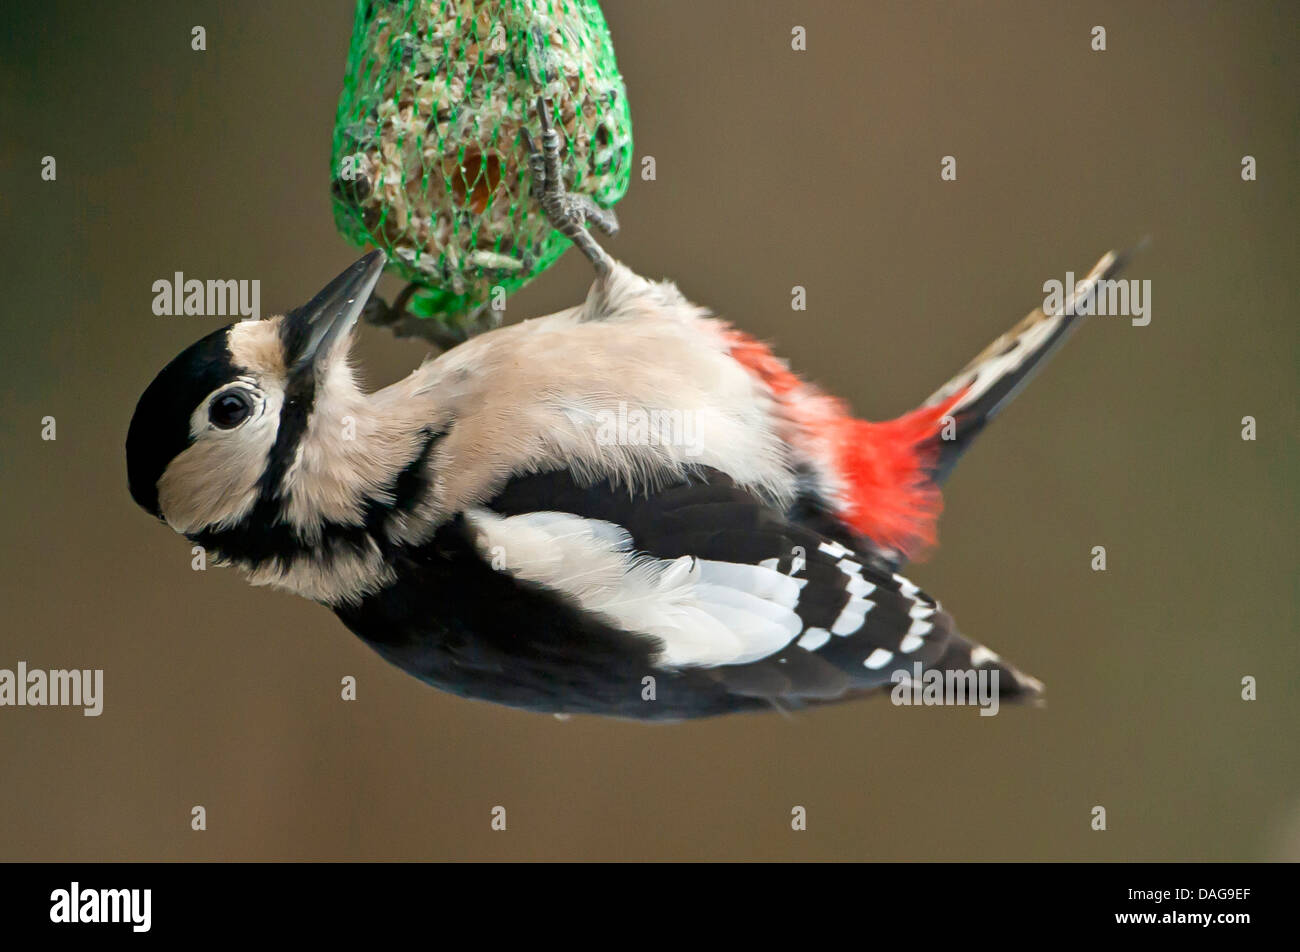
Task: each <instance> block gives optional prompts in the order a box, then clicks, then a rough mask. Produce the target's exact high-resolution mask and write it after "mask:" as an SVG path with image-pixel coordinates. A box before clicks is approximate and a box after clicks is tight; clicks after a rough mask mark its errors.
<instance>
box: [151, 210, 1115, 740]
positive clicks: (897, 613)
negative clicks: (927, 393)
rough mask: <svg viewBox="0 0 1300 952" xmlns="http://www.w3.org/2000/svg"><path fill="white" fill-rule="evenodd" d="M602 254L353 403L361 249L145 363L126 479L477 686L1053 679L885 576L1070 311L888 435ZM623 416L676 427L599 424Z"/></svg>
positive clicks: (174, 513) (508, 689) (1017, 337)
mask: <svg viewBox="0 0 1300 952" xmlns="http://www.w3.org/2000/svg"><path fill="white" fill-rule="evenodd" d="M550 206H551V207H553V208H554V209H556V210H557V211H556V212H555V213H556V214H560V213H563V210H564V209H565V208H567V207H568V206H567V205H566V204H565V203H564V202H557V201H552V202H551V203H550ZM575 214H577V213H575ZM592 245H593V247H596V252H594V253H596V254H599V255H601V256H603V252H601V251H599V248H598V246H595V245H594V242H593V243H592ZM599 263H600V264H601V265H602V267H601V270H600V274H599V277H598V279H597V281H596V283H595V284H594V285H593V287H592V290H591V292H590V293H589V295H588V297H587V300H586V301H585V302H584V303H583V304H582V305H580V306H578V307H575V308H571V309H569V310H567V311H562V312H560V313H557V314H553V315H551V316H549V317H545V318H538V319H535V320H531V321H526V322H524V323H522V324H518V325H515V326H511V327H506V328H501V329H498V330H495V331H492V332H489V333H487V334H483V335H482V336H479V337H476V338H473V339H471V340H469V341H467V342H465V343H463V344H461V345H459V346H457V347H455V348H454V349H452V350H450V351H448V352H447V353H445V354H443V355H441V356H440V357H438V358H437V359H436V360H432V361H429V362H427V363H425V364H424V365H422V366H421V367H420V368H419V369H418V370H416V371H415V372H414V373H412V374H411V375H410V376H409V377H407V378H406V379H405V380H403V381H400V382H399V383H397V384H394V385H393V386H390V387H387V388H385V389H383V390H380V391H378V392H376V393H373V394H366V393H363V392H362V391H361V390H360V389H359V388H358V387H357V385H356V383H355V380H354V378H353V375H352V372H351V370H350V368H349V366H348V362H347V354H348V345H349V340H350V336H351V331H352V327H353V325H354V324H355V322H356V320H357V317H358V315H359V314H360V313H361V311H362V309H363V307H364V306H365V304H366V302H367V299H368V298H369V297H370V295H371V292H372V291H373V288H374V285H375V283H376V281H377V280H378V277H379V274H380V271H381V270H382V267H383V264H384V259H383V256H382V254H381V253H379V252H375V253H372V254H370V255H367V256H366V257H365V258H363V259H361V260H360V261H359V262H357V263H356V264H355V265H354V266H353V267H352V268H350V269H348V270H347V271H345V272H344V273H343V274H341V275H340V276H339V277H338V278H336V279H335V280H334V281H333V282H331V284H330V285H328V286H327V287H326V288H325V289H324V290H323V291H322V292H321V293H320V294H318V295H317V296H316V297H315V298H314V299H313V300H312V301H311V302H310V303H309V304H308V305H305V306H304V307H302V308H299V309H297V310H295V311H292V312H290V313H288V314H287V315H285V316H283V317H274V318H270V319H267V320H263V321H253V322H240V323H237V324H233V325H230V326H229V327H226V328H222V329H220V330H218V331H215V332H213V333H212V334H209V335H208V336H207V337H205V338H203V339H202V340H201V341H199V342H198V343H196V344H194V345H193V346H192V347H190V348H189V349H187V350H186V351H184V352H183V353H182V354H181V355H180V356H178V357H177V358H176V359H175V360H173V361H172V362H171V363H170V364H169V365H168V366H167V367H166V368H165V369H164V370H163V371H162V372H161V373H160V374H159V375H158V377H157V378H156V379H155V380H154V382H153V383H152V384H151V385H150V386H149V387H148V389H147V390H146V391H145V393H144V395H143V396H142V398H141V400H140V403H139V405H138V407H137V409H136V412H135V415H134V418H133V419H132V421H131V426H130V431H129V434H128V437H127V458H128V473H129V478H130V486H131V492H132V495H133V496H134V498H135V499H136V501H137V502H138V503H139V504H140V505H141V506H142V507H143V508H145V509H146V510H148V511H149V512H151V513H152V514H154V515H155V516H157V517H159V518H160V519H162V520H163V521H165V522H166V523H167V524H168V525H169V526H171V527H172V528H173V529H174V530H176V531H177V532H180V533H182V534H184V535H185V536H186V537H187V538H189V539H190V540H192V541H193V542H195V543H197V544H201V545H203V546H205V547H206V549H207V550H208V553H209V556H210V558H211V559H212V560H213V561H215V562H217V563H219V564H231V565H234V566H237V567H238V568H240V569H241V570H242V571H243V572H244V573H245V574H246V575H247V576H248V577H249V579H250V581H252V582H253V583H254V584H258V585H271V586H274V587H277V588H280V589H284V590H287V591H290V592H293V593H295V594H298V595H301V596H303V597H305V598H308V599H311V600H313V601H316V602H319V603H321V604H323V605H325V606H327V607H329V608H330V609H332V610H333V611H334V613H335V614H336V615H337V616H338V617H339V618H340V619H341V620H342V621H343V622H344V624H346V625H347V626H348V627H349V628H350V629H351V630H352V631H354V632H355V633H356V634H357V635H359V636H360V637H361V638H362V639H364V640H365V641H366V642H367V643H368V644H370V645H371V646H372V647H373V648H374V649H375V650H376V651H377V652H379V653H380V654H381V655H382V656H383V657H385V658H386V659H388V660H389V661H391V662H393V663H394V664H396V665H398V666H400V667H401V668H403V669H404V670H406V671H408V672H410V673H411V674H413V675H415V676H416V677H419V678H421V679H423V680H425V681H427V682H428V683H430V684H432V685H434V686H436V687H439V688H441V689H443V690H446V691H450V692H453V693H456V694H460V695H463V696H466V697H473V698H479V699H485V700H490V701H495V702H499V703H503V704H508V705H512V706H516V707H521V708H526V709H529V710H534V711H545V712H553V713H569V712H584V713H597V714H608V715H615V716H621V717H630V718H640V719H651V720H656V719H680V718H689V717H697V716H706V715H716V714H724V713H729V712H735V711H746V710H764V709H772V708H774V707H775V708H798V707H801V706H806V705H809V704H819V703H826V702H831V701H837V700H842V699H846V698H852V697H857V696H860V695H863V694H869V693H874V692H878V691H880V689H881V688H882V687H887V686H890V685H891V682H892V679H893V678H894V676H895V673H896V672H900V671H901V672H907V673H908V674H910V673H911V672H912V671H913V670H914V668H913V666H914V665H915V664H917V663H919V664H921V665H922V667H923V669H925V670H933V669H940V670H945V671H946V670H953V669H956V670H963V671H964V670H970V669H994V670H997V671H998V672H999V675H1000V679H999V683H1000V694H1001V697H1002V698H1003V699H1005V700H1011V699H1016V698H1035V697H1037V696H1038V695H1039V694H1040V693H1041V689H1042V688H1041V685H1040V684H1039V683H1038V682H1037V681H1035V680H1034V679H1033V678H1030V677H1028V676H1026V675H1023V674H1021V673H1020V672H1018V671H1016V670H1015V669H1014V668H1013V667H1011V666H1010V665H1008V664H1006V663H1004V662H1002V661H1001V660H1000V659H999V658H998V656H997V655H996V654H994V653H993V652H992V651H990V650H989V649H987V648H985V647H983V646H981V645H979V644H976V643H974V642H971V641H969V640H967V639H966V638H965V637H964V636H963V635H962V634H960V633H959V632H958V630H957V628H956V627H955V624H954V622H953V619H952V618H951V616H949V615H948V614H947V613H946V612H945V611H944V610H943V609H942V608H941V607H940V606H939V605H938V603H937V602H935V601H934V600H933V599H932V598H930V597H929V596H928V595H926V594H925V593H924V592H922V591H921V590H920V589H919V588H918V587H917V586H916V585H915V584H913V583H912V582H911V581H909V580H908V579H906V578H904V577H903V576H902V575H900V574H898V572H899V569H900V568H901V566H902V565H903V564H904V562H905V561H906V558H907V556H908V555H909V554H910V551H911V548H910V542H909V540H910V539H912V538H914V537H915V538H920V537H922V536H923V535H924V532H919V533H913V532H912V531H911V529H910V528H909V527H911V526H912V524H913V523H915V524H916V525H917V526H920V527H921V529H922V530H923V529H924V528H925V525H924V523H926V521H927V520H929V521H931V522H932V521H933V518H934V516H936V515H937V508H935V507H934V505H933V503H934V502H935V501H936V500H937V488H936V487H937V484H938V482H939V481H940V480H941V479H942V478H943V477H944V476H946V475H947V472H948V470H949V469H950V468H951V462H952V460H953V459H955V455H956V454H957V453H959V452H960V451H961V450H964V449H965V448H966V445H967V444H968V442H969V439H970V437H971V436H973V434H974V433H975V432H978V430H979V428H980V427H982V425H983V423H984V422H985V421H986V420H987V419H988V418H989V417H990V416H991V415H992V414H993V413H994V412H996V410H997V408H998V407H999V406H1001V404H1002V403H1003V402H1004V400H1005V397H1006V396H1007V395H1009V393H1010V392H1011V391H1012V390H1014V389H1015V388H1017V387H1018V386H1019V385H1020V384H1021V383H1023V381H1024V379H1027V376H1028V374H1029V373H1030V372H1032V371H1033V370H1034V369H1035V368H1036V366H1037V365H1038V364H1039V363H1040V362H1041V359H1042V358H1043V357H1044V356H1045V355H1046V354H1047V353H1048V352H1050V350H1051V349H1052V348H1053V347H1054V346H1055V345H1056V344H1057V343H1058V342H1059V340H1060V338H1061V337H1062V336H1063V334H1064V332H1065V331H1066V330H1068V324H1069V323H1070V322H1069V321H1066V320H1063V319H1061V317H1060V316H1059V315H1043V314H1042V313H1041V312H1035V314H1036V315H1037V316H1035V315H1031V317H1030V319H1027V321H1026V322H1025V323H1023V324H1022V325H1020V326H1019V327H1018V328H1017V329H1016V330H1015V331H1014V332H1013V334H1012V335H1011V337H1010V338H1007V339H1003V340H1002V341H1001V342H1000V343H999V344H998V345H997V346H995V347H994V348H992V349H991V350H990V351H989V352H987V353H986V354H985V355H981V358H979V359H978V360H977V362H976V363H975V364H973V365H972V366H971V367H968V368H966V369H965V370H964V371H963V372H962V374H960V375H959V376H958V377H957V378H954V382H953V383H952V384H951V385H950V386H949V387H948V388H945V389H942V390H940V392H939V393H937V394H936V395H935V397H934V398H933V400H932V401H931V403H932V406H930V407H928V408H923V409H922V410H921V411H917V414H919V415H916V414H914V415H911V416H909V417H907V418H904V419H903V420H902V421H899V422H900V423H902V424H904V425H901V426H900V425H896V424H884V425H879V429H872V427H876V426H877V425H874V424H866V423H862V422H861V421H853V420H851V419H850V418H848V417H847V415H846V414H845V412H844V411H843V408H842V407H840V405H839V404H837V403H836V402H834V401H833V400H831V399H830V398H828V397H826V396H824V395H822V394H821V393H820V392H819V391H816V390H815V388H812V387H810V386H809V385H806V384H804V383H803V382H802V381H799V380H798V379H797V378H795V377H793V375H792V374H790V373H789V372H788V371H787V370H785V369H784V365H783V364H780V363H779V362H778V361H776V358H774V357H772V356H771V355H770V353H769V352H767V351H766V349H764V348H762V347H761V345H757V344H756V342H753V341H751V340H749V339H748V338H744V337H743V335H739V334H738V332H735V331H733V330H731V329H730V328H729V327H728V326H727V325H725V324H723V323H721V322H719V321H717V320H715V319H714V318H712V317H711V316H710V315H709V314H708V313H707V312H705V311H703V310H702V309H700V308H697V307H695V306H694V305H692V304H691V303H690V302H688V301H687V300H686V299H685V298H683V297H682V296H681V294H680V293H679V292H678V291H677V289H676V288H675V287H673V285H671V284H668V283H656V282H651V281H647V280H645V279H643V278H640V277H638V276H637V275H635V274H634V273H632V272H631V271H630V270H628V269H627V268H626V267H624V266H623V265H621V264H618V263H616V262H614V261H613V260H612V259H608V258H604V257H602V258H601V261H600V262H599ZM1113 265H1114V260H1113V259H1110V258H1108V259H1107V260H1104V261H1103V263H1102V265H1100V266H1099V268H1098V269H1097V270H1096V271H1095V272H1094V274H1093V275H1091V276H1090V280H1097V279H1099V277H1100V276H1103V275H1109V273H1111V271H1112V270H1113ZM949 412H951V413H953V414H955V419H956V420H957V423H958V427H959V433H960V439H959V441H958V442H957V443H955V444H954V445H953V446H951V447H946V446H943V445H942V444H941V443H939V442H938V440H939V437H938V436H937V426H938V424H939V422H940V420H941V419H942V418H941V417H940V414H941V413H945V414H946V413H949ZM629 414H631V415H636V414H640V415H641V417H638V419H641V418H645V419H656V416H655V415H656V414H658V417H657V419H659V420H660V421H664V420H667V421H678V422H679V423H680V422H681V421H689V430H690V432H689V433H686V432H684V431H678V432H677V433H676V437H677V438H675V439H674V438H668V439H659V438H651V436H650V435H648V434H647V433H645V432H643V431H641V430H638V431H636V432H635V433H627V432H623V431H620V430H617V428H616V429H615V430H613V431H611V429H610V422H611V420H615V419H626V418H627V417H628V415H629ZM611 434H612V436H611ZM659 435H660V434H655V435H654V436H655V437H657V436H659ZM671 435H672V434H670V436H671ZM846 435H847V436H852V437H853V438H854V439H857V438H858V437H859V436H860V437H861V441H862V442H864V444H866V446H865V450H864V448H863V447H857V446H852V445H850V446H845V445H844V442H845V437H846ZM865 451H869V452H865ZM864 452H865V455H863V453H864ZM854 454H857V455H854ZM879 459H886V460H887V461H888V462H889V465H888V466H876V465H875V462H876V461H878V460H879ZM873 467H874V468H873ZM891 481H892V482H891ZM876 503H879V505H880V506H881V507H883V508H882V511H883V510H884V509H888V510H889V518H888V519H886V518H883V517H882V518H880V519H878V520H875V521H873V515H872V511H873V506H874V505H875V504H876ZM876 525H879V526H880V527H881V528H880V531H879V533H878V534H873V533H874V530H873V526H876ZM900 526H901V527H902V528H899V527H900ZM877 535H878V536H879V537H877ZM648 679H652V680H648ZM650 685H652V687H650Z"/></svg>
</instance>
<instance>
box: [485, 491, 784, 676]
mask: <svg viewBox="0 0 1300 952" xmlns="http://www.w3.org/2000/svg"><path fill="white" fill-rule="evenodd" d="M466 520H467V521H468V523H469V525H470V526H471V528H472V529H473V530H474V531H475V532H476V534H477V536H476V539H475V544H476V545H477V547H478V550H479V553H480V555H481V556H482V557H483V559H484V560H485V561H487V562H488V564H489V565H491V566H492V567H493V568H494V569H496V570H497V571H500V572H505V573H507V574H509V575H512V576H514V577H515V578H518V579H521V580H524V581H528V582H532V583H535V584H537V585H541V586H544V587H545V588H548V589H551V590H552V591H555V592H559V593H561V594H563V595H565V596H567V597H568V598H570V599H572V600H573V601H574V602H575V603H577V605H578V606H579V607H581V608H582V609H583V610H584V611H589V612H593V613H595V614H597V615H600V616H602V617H603V618H605V619H607V620H608V621H609V622H611V623H612V624H614V625H616V626H618V627H619V628H622V629H624V630H627V631H634V632H641V633H644V634H647V635H651V636H653V637H655V638H657V639H659V641H660V642H661V645H662V647H661V650H660V654H659V656H658V658H657V659H656V663H657V664H658V665H660V666H661V667H671V668H676V667H684V666H688V665H693V666H704V667H711V666H714V665H724V664H747V663H749V662H752V661H758V660H760V659H762V658H765V657H767V656H768V655H771V654H774V653H775V652H777V651H780V650H781V649H782V648H784V647H785V646H786V645H788V644H789V643H790V642H791V641H793V640H794V639H795V638H797V637H799V633H800V632H801V631H802V629H803V623H802V622H801V620H800V618H799V616H798V614H797V613H796V612H795V606H796V605H797V604H798V601H799V590H800V589H801V588H802V587H803V586H804V585H805V584H807V581H806V580H805V579H797V578H791V577H790V576H788V575H785V574H783V573H781V572H778V571H776V569H775V568H774V567H768V566H765V565H744V564H741V563H737V562H716V561H711V560H708V559H697V558H693V557H692V556H683V557H681V558H679V559H657V558H654V557H652V556H647V555H638V554H637V553H636V552H634V551H633V549H632V539H631V536H630V535H629V534H628V533H627V531H626V530H625V529H623V528H622V527H621V526H617V525H614V524H613V523H611V522H604V521H601V520H598V519H584V518H582V517H581V516H575V515H573V514H571V513H562V512H534V513H528V514H526V515H520V516H501V515H498V514H496V513H494V512H490V511H488V510H486V509H471V510H469V511H468V512H466Z"/></svg>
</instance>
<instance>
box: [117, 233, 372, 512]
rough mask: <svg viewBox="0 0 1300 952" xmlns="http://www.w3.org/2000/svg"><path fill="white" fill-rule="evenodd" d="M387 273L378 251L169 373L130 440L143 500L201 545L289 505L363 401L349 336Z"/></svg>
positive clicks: (198, 348)
mask: <svg viewBox="0 0 1300 952" xmlns="http://www.w3.org/2000/svg"><path fill="white" fill-rule="evenodd" d="M384 263H385V257H384V253H383V252H382V251H374V252H371V253H370V254H368V255H366V256H365V257H363V258H361V259H360V260H359V261H357V262H356V263H355V264H353V265H352V266H351V267H350V268H348V269H347V270H346V271H344V272H343V273H342V274H340V275H339V276H338V277H336V278H335V279H334V280H333V281H331V282H330V283H329V284H327V285H326V286H325V287H324V288H323V289H322V290H321V291H320V293H319V294H317V295H316V296H315V297H313V298H312V299H311V301H309V302H308V303H307V304H305V305H303V306H302V307H299V308H296V309H294V310H292V311H290V312H289V313H287V314H284V315H280V316H275V317H270V318H267V319H265V320H254V321H241V322H238V323H235V324H231V325H229V326H227V327H223V328H221V329H220V330H216V331H213V332H212V333H211V334H208V335H207V336H206V337H204V338H203V339H202V340H199V341H198V342H197V343H194V344H192V345H190V346H189V347H187V348H186V349H185V350H183V351H182V352H181V353H180V354H179V355H178V356H177V357H176V358H175V359H173V360H172V361H171V362H170V363H169V364H167V366H166V367H164V368H163V369H162V371H161V372H160V373H159V374H158V376H157V377H155V378H154V380H153V382H152V383H151V384H150V385H149V387H148V388H147V389H146V390H145V392H144V395H143V396H142V397H141V398H140V401H139V403H138V404H137V405H136V408H135V414H134V416H133V417H132V419H131V426H130V429H129V431H128V433H127V438H126V455H127V474H128V479H129V482H130V488H131V495H132V497H133V498H134V499H135V501H136V502H137V503H138V504H139V505H140V506H141V507H142V508H144V509H145V510H147V511H148V512H150V513H152V514H153V515H155V516H157V517H158V518H160V519H162V520H163V521H165V522H166V523H167V524H168V525H170V526H171V527H172V528H173V529H175V530H176V531H178V532H182V533H185V534H186V535H191V536H193V535H194V534H196V533H201V532H203V531H205V530H207V531H211V530H228V529H231V528H232V527H236V526H238V525H239V524H240V523H241V522H243V521H245V520H247V519H249V518H250V516H251V514H252V513H253V512H254V509H255V508H256V507H257V506H258V504H259V501H263V502H264V501H266V500H268V499H271V498H276V499H278V498H279V497H281V496H282V495H284V494H283V492H282V487H283V483H284V480H285V476H286V474H287V473H288V472H289V471H290V469H291V468H292V467H294V466H295V464H296V463H297V462H298V461H300V460H301V459H302V455H303V453H304V451H306V450H307V449H308V444H310V442H311V441H313V440H319V439H321V438H322V437H323V434H322V432H321V431H322V430H323V428H324V423H325V422H326V421H328V420H329V418H330V417H337V416H338V415H339V414H340V413H341V412H342V410H344V409H345V408H346V406H347V404H348V401H349V400H350V399H352V398H353V397H354V396H355V395H357V394H358V391H357V388H356V385H355V383H354V381H353V378H352V373H351V370H350V368H349V367H348V362H347V355H348V350H349V346H350V343H351V337H352V334H351V331H352V328H353V326H354V325H355V324H356V321H357V318H358V317H359V315H360V314H361V311H362V309H363V308H364V307H365V304H366V301H367V299H368V298H369V297H370V294H371V291H372V290H373V289H374V287H375V284H376V282H377V281H378V280H379V275H380V273H381V272H382V270H383V268H384ZM323 418H324V419H323Z"/></svg>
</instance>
